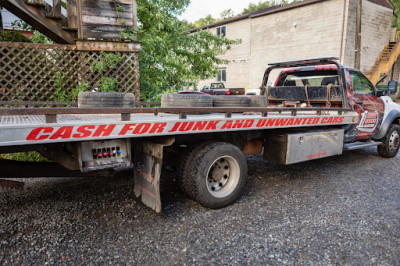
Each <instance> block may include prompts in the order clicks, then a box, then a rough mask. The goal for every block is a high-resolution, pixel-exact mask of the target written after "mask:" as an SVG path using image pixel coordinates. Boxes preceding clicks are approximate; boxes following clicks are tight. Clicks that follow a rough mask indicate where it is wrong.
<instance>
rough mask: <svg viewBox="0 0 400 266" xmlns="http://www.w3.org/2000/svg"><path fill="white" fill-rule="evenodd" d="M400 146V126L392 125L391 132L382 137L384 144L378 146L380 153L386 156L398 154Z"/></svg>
mask: <svg viewBox="0 0 400 266" xmlns="http://www.w3.org/2000/svg"><path fill="white" fill-rule="evenodd" d="M399 147H400V127H399V126H398V125H392V126H391V127H390V129H389V132H388V133H387V134H386V136H385V137H384V138H383V139H382V145H380V146H378V154H379V155H380V156H382V157H385V158H392V157H394V156H396V154H397V152H398V151H399Z"/></svg>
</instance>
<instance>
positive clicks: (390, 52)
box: [367, 31, 400, 84]
mask: <svg viewBox="0 0 400 266" xmlns="http://www.w3.org/2000/svg"><path fill="white" fill-rule="evenodd" d="M399 55H400V31H397V32H396V41H395V42H390V43H389V44H388V45H387V46H386V47H385V49H384V50H383V52H382V54H381V55H380V57H379V58H378V60H377V61H376V63H375V65H374V66H373V67H372V69H371V71H370V72H369V73H367V77H368V78H369V79H370V80H371V82H372V83H373V84H376V83H377V82H378V81H379V80H380V79H381V77H382V76H385V75H387V74H388V73H389V71H390V69H391V67H392V66H393V64H394V63H395V62H396V61H397V58H398V57H399Z"/></svg>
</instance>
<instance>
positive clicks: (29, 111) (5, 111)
mask: <svg viewBox="0 0 400 266" xmlns="http://www.w3.org/2000/svg"><path fill="white" fill-rule="evenodd" d="M210 111H211V112H213V113H244V112H261V113H264V115H265V113H268V112H292V111H297V112H299V111H352V110H351V109H346V108H323V107H304V108H303V107H296V108H295V107H213V108H212V109H210V108H209V107H159V108H120V107H107V108H106V107H104V108H0V115H49V114H55V115H61V114H122V113H126V114H135V113H142V114H143V113H148V114H151V113H153V114H155V113H176V114H185V113H186V114H191V113H192V114H193V113H202V114H207V113H210Z"/></svg>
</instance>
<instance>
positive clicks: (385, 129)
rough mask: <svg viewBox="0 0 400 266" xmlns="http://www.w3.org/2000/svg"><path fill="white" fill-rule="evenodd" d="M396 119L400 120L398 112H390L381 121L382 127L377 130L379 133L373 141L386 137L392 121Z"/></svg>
mask: <svg viewBox="0 0 400 266" xmlns="http://www.w3.org/2000/svg"><path fill="white" fill-rule="evenodd" d="M397 118H400V112H399V111H398V110H392V111H390V112H389V114H388V115H387V116H386V118H385V120H384V121H382V125H381V127H380V129H379V133H378V134H377V135H376V136H375V137H374V139H375V140H380V139H382V138H383V137H385V136H386V134H387V133H388V131H389V129H390V125H391V124H393V121H394V120H396V119H397Z"/></svg>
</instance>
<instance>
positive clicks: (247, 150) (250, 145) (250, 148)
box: [242, 140, 263, 155]
mask: <svg viewBox="0 0 400 266" xmlns="http://www.w3.org/2000/svg"><path fill="white" fill-rule="evenodd" d="M262 148H263V141H262V140H249V141H246V142H245V144H244V147H243V148H242V153H243V155H253V154H260V153H261V152H262Z"/></svg>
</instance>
